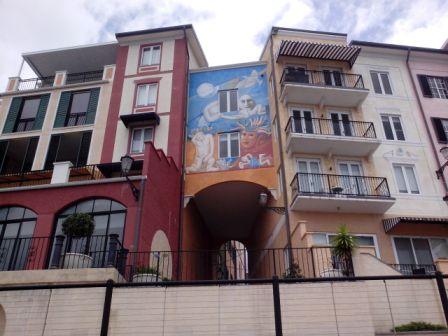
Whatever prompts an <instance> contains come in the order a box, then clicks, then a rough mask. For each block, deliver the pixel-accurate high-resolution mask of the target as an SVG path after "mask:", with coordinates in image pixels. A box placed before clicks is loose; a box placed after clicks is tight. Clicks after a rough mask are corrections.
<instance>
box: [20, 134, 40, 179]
mask: <svg viewBox="0 0 448 336" xmlns="http://www.w3.org/2000/svg"><path fill="white" fill-rule="evenodd" d="M38 141H39V138H38V137H35V138H30V139H29V140H28V148H27V149H26V154H25V157H24V159H23V164H22V172H28V171H31V168H32V167H33V161H34V156H35V155H36V148H37V143H38Z"/></svg>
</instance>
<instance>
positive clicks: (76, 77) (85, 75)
mask: <svg viewBox="0 0 448 336" xmlns="http://www.w3.org/2000/svg"><path fill="white" fill-rule="evenodd" d="M102 79H103V70H96V71H88V72H78V73H70V74H67V78H66V80H65V84H79V83H86V82H94V81H100V80H102Z"/></svg>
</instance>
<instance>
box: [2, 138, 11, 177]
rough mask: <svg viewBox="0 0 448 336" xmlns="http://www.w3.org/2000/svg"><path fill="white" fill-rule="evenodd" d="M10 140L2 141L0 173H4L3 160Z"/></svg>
mask: <svg viewBox="0 0 448 336" xmlns="http://www.w3.org/2000/svg"><path fill="white" fill-rule="evenodd" d="M8 145H9V141H0V174H3V162H4V161H5V157H6V152H7V151H8Z"/></svg>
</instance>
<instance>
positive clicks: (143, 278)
mask: <svg viewBox="0 0 448 336" xmlns="http://www.w3.org/2000/svg"><path fill="white" fill-rule="evenodd" d="M159 281H161V280H160V277H159V276H158V275H155V274H151V273H138V274H134V276H133V277H132V282H159Z"/></svg>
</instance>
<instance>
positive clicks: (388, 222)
mask: <svg viewBox="0 0 448 336" xmlns="http://www.w3.org/2000/svg"><path fill="white" fill-rule="evenodd" d="M400 223H407V224H448V218H442V217H393V218H387V219H383V226H384V231H385V232H386V233H387V232H389V231H390V230H392V229H393V228H394V227H395V226H397V225H398V224H400Z"/></svg>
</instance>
